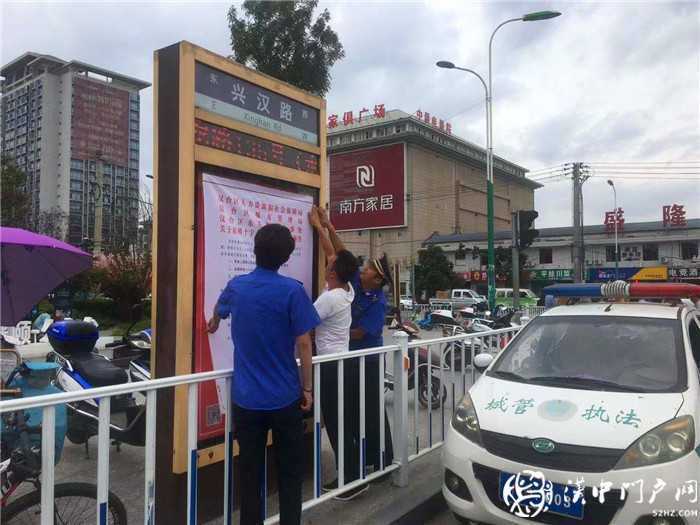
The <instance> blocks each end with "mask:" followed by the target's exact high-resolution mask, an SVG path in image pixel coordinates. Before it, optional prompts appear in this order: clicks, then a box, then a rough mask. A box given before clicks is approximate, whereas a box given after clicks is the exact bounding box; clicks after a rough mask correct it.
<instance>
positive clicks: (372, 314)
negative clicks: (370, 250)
mask: <svg viewBox="0 0 700 525" xmlns="http://www.w3.org/2000/svg"><path fill="white" fill-rule="evenodd" d="M314 212H316V213H318V217H319V222H320V224H321V227H323V228H325V229H326V231H327V232H328V237H329V239H330V248H328V244H326V247H325V249H327V250H328V249H332V250H333V252H334V253H335V254H337V253H339V252H343V251H347V250H346V248H345V245H344V244H343V242H342V241H341V240H340V238H339V237H338V235H337V233H336V231H335V228H334V227H333V225H332V224H331V223H330V220H329V219H328V215H327V213H326V211H325V210H324V209H322V208H316V209H315V210H314ZM323 246H324V245H323V244H322V247H323ZM326 255H327V256H328V255H329V254H328V253H327V254H326ZM389 283H391V275H390V270H389V263H388V261H387V258H386V255H385V256H383V257H382V258H381V259H370V260H369V261H368V262H367V264H366V265H365V267H364V268H363V269H362V270H361V271H359V272H356V273H355V275H354V276H353V277H352V279H351V280H350V284H351V285H352V287H353V289H354V290H355V297H354V299H353V301H352V309H351V314H352V320H351V325H350V351H351V352H352V351H354V350H363V349H367V348H375V347H378V346H383V344H384V340H383V337H382V332H383V329H384V321H385V315H386V307H387V299H386V296H385V295H384V286H386V285H388V284H389ZM383 358H384V357H383V356H369V357H366V358H365V446H364V447H363V444H362V442H361V438H360V399H359V392H360V372H359V370H360V360H359V359H346V360H345V365H344V368H345V375H344V384H345V388H344V391H345V399H344V414H345V420H344V425H345V447H346V451H345V458H346V459H345V466H344V470H345V472H344V478H345V480H344V481H345V484H347V483H350V482H352V481H354V480H357V479H359V478H360V474H361V471H360V461H361V460H362V461H363V463H364V465H363V467H364V469H365V473H370V472H371V471H375V472H376V471H380V470H383V469H384V467H386V466H387V465H389V464H391V462H392V461H393V449H392V441H391V429H390V427H389V420H388V418H387V416H386V413H384V414H380V409H379V408H380V407H379V403H380V396H383V395H384V389H383V388H380V380H379V360H380V359H383ZM382 384H383V380H382ZM380 417H383V418H384V435H385V442H384V446H383V447H382V446H381V443H380V421H381V420H380ZM382 448H383V449H384V450H383V454H382ZM363 449H364V451H366V453H365V454H364V457H363V456H362V455H361V451H363ZM337 487H338V480H337V479H336V480H335V481H333V482H330V483H327V484H325V485H324V489H326V490H333V489H335V488H337ZM367 489H368V485H367V484H366V483H365V484H362V485H360V486H358V487H356V488H355V489H351V490H350V491H347V492H345V493H344V494H342V495H341V496H339V499H351V498H354V497H355V496H357V495H359V494H361V493H362V492H364V491H366V490H367Z"/></svg>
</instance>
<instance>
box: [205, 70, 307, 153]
mask: <svg viewBox="0 0 700 525" xmlns="http://www.w3.org/2000/svg"><path fill="white" fill-rule="evenodd" d="M194 90H195V105H196V106H197V107H199V108H202V109H206V110H207V111H211V112H212V113H216V114H218V115H221V116H224V117H228V118H231V119H234V120H238V121H241V122H245V123H246V124H250V125H251V126H255V127H257V128H262V129H265V130H267V131H271V132H274V133H279V134H280V135H285V136H287V137H291V138H294V139H297V140H300V141H302V142H308V143H309V144H313V145H314V146H315V145H317V144H318V130H319V122H318V120H319V112H318V110H317V109H316V108H312V107H311V106H307V105H305V104H302V103H301V102H297V101H296V100H292V99H291V98H288V97H285V96H284V95H280V94H279V93H275V92H273V91H270V90H269V89H265V88H263V87H260V86H257V85H255V84H252V83H250V82H247V81H245V80H243V79H240V78H237V77H234V76H232V75H228V74H226V73H224V72H222V71H219V70H217V69H214V68H212V67H209V66H207V65H205V64H202V63H200V62H197V63H196V65H195V87H194Z"/></svg>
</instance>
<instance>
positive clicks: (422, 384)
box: [418, 374, 447, 409]
mask: <svg viewBox="0 0 700 525" xmlns="http://www.w3.org/2000/svg"><path fill="white" fill-rule="evenodd" d="M430 384H431V388H430V394H428V378H427V377H426V374H421V375H420V376H418V402H419V403H420V404H421V406H422V407H423V408H428V399H430V407H431V408H433V409H435V408H440V378H439V377H437V376H433V377H431V378H430ZM446 399H447V387H446V386H445V385H442V402H443V403H444V402H445V400H446Z"/></svg>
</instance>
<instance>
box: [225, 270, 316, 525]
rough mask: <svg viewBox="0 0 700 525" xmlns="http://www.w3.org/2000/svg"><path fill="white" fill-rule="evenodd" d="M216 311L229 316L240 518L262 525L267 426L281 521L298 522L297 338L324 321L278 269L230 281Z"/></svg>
mask: <svg viewBox="0 0 700 525" xmlns="http://www.w3.org/2000/svg"><path fill="white" fill-rule="evenodd" d="M217 313H218V314H219V316H220V317H222V318H224V319H225V318H227V317H228V316H229V315H231V338H232V340H233V352H234V362H233V387H232V390H233V391H232V396H233V397H232V399H233V428H234V432H235V434H236V437H237V439H238V445H239V447H240V456H239V465H240V468H241V479H245V483H243V484H242V485H241V523H245V524H257V523H262V521H263V517H262V499H261V490H260V488H261V483H262V479H263V478H262V474H263V468H264V465H265V448H266V445H267V432H268V430H272V435H273V440H274V443H275V455H276V464H277V472H278V476H279V480H278V487H279V498H280V523H281V524H285V525H286V524H289V525H291V524H295V525H296V524H298V523H300V521H301V482H302V478H303V474H304V471H303V456H304V442H303V438H304V427H303V415H302V411H301V407H300V398H301V397H302V387H301V384H300V382H299V369H298V367H297V363H296V359H295V357H294V348H295V341H296V338H297V337H298V336H300V335H303V334H305V333H307V332H308V331H310V330H311V329H313V328H315V327H316V326H318V325H319V324H320V322H321V320H320V319H319V317H318V314H317V313H316V309H315V308H314V306H313V304H312V303H311V300H310V299H309V297H308V296H307V295H306V292H305V291H304V287H303V286H302V284H301V283H300V282H298V281H295V280H294V279H290V278H288V277H284V276H282V275H279V274H278V273H277V272H276V271H272V270H266V269H264V268H256V269H255V271H253V272H251V273H249V274H247V275H241V276H239V277H235V278H234V279H231V280H230V281H229V283H228V285H227V286H226V288H225V289H224V291H223V292H222V293H221V296H220V297H219V301H218V303H217Z"/></svg>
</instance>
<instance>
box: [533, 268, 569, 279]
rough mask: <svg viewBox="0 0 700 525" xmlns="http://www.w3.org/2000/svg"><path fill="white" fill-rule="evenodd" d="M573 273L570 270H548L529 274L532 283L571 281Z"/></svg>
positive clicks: (534, 271)
mask: <svg viewBox="0 0 700 525" xmlns="http://www.w3.org/2000/svg"><path fill="white" fill-rule="evenodd" d="M573 279H574V272H573V270H571V269H570V268H556V269H550V270H533V271H531V272H530V280H532V281H573Z"/></svg>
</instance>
